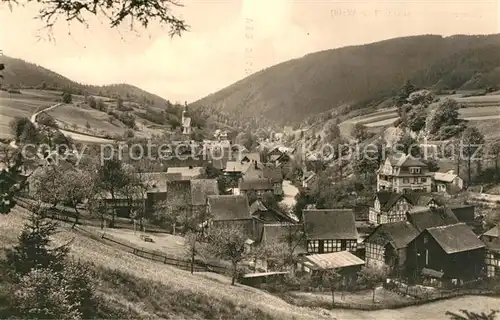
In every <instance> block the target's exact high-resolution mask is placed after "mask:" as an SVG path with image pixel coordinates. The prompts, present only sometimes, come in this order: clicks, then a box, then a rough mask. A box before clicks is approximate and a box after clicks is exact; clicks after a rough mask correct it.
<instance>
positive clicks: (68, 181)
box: [60, 169, 92, 228]
mask: <svg viewBox="0 0 500 320" xmlns="http://www.w3.org/2000/svg"><path fill="white" fill-rule="evenodd" d="M61 178H62V179H61V181H60V185H61V187H62V188H61V189H62V190H61V192H60V193H61V202H62V203H63V204H65V205H68V206H70V207H71V208H72V209H73V210H75V221H74V223H73V226H72V228H74V227H75V226H76V225H77V224H78V219H79V217H80V211H78V206H79V205H80V204H82V203H83V201H84V200H86V199H88V198H89V197H90V193H91V192H92V178H91V175H90V174H89V173H88V172H85V171H77V170H75V169H69V170H66V171H65V172H64V174H62V175H61Z"/></svg>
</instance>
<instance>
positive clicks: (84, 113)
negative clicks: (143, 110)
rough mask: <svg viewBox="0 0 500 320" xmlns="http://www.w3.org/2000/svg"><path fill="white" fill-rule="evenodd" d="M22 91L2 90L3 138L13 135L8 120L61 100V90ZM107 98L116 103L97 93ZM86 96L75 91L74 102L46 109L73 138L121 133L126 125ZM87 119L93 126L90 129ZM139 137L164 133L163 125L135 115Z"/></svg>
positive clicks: (0, 126) (91, 139)
mask: <svg viewBox="0 0 500 320" xmlns="http://www.w3.org/2000/svg"><path fill="white" fill-rule="evenodd" d="M21 92H22V93H21V94H14V93H7V92H5V91H0V138H11V135H10V128H9V122H10V121H11V120H12V119H13V118H14V117H16V116H19V117H30V116H31V115H32V114H34V113H35V112H36V111H39V110H40V109H42V108H46V107H49V106H52V105H54V104H56V103H58V102H60V101H61V94H62V93H61V92H59V91H49V90H36V89H26V90H21ZM96 98H97V99H101V100H104V101H105V103H106V104H107V105H108V107H114V106H115V100H114V99H110V98H106V97H96ZM83 101H84V97H83V96H80V95H73V103H72V104H64V105H61V106H58V107H56V108H53V109H51V110H50V111H48V112H47V113H48V114H50V115H51V116H52V117H54V119H56V121H57V123H58V124H59V127H60V128H61V132H62V133H64V134H65V135H69V136H71V137H72V138H73V139H74V140H77V141H83V142H93V143H108V142H111V140H109V139H104V138H102V137H103V136H106V135H109V136H112V137H113V136H119V137H122V136H123V134H124V132H125V130H126V129H127V127H126V126H125V125H124V124H123V123H121V122H120V121H119V120H117V119H114V118H113V117H111V116H109V115H108V114H106V113H105V112H101V111H98V110H94V109H92V108H90V107H88V106H87V105H86V104H84V103H83ZM87 123H88V125H89V126H90V129H87ZM136 123H137V127H138V131H136V136H138V137H150V136H151V135H153V134H161V133H162V132H163V128H162V127H161V126H158V125H155V124H153V123H151V122H150V121H147V120H145V119H142V118H139V117H136Z"/></svg>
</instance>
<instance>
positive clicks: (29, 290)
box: [13, 269, 81, 319]
mask: <svg viewBox="0 0 500 320" xmlns="http://www.w3.org/2000/svg"><path fill="white" fill-rule="evenodd" d="M15 288H16V289H15V290H14V293H13V305H14V310H16V312H17V313H18V314H19V316H22V317H23V318H28V319H79V318H81V314H79V312H78V305H77V304H76V302H74V301H71V300H70V291H71V290H70V288H69V286H68V284H67V283H66V281H64V280H63V279H61V278H60V277H58V275H57V274H55V273H53V272H52V271H51V270H49V269H32V270H31V271H30V272H29V273H27V274H26V275H24V276H23V277H21V279H20V281H19V283H18V284H17V286H16V287H15Z"/></svg>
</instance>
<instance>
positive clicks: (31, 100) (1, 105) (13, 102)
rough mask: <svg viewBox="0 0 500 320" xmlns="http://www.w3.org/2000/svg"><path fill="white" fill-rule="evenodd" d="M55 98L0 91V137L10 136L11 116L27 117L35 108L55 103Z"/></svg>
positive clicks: (38, 108)
mask: <svg viewBox="0 0 500 320" xmlns="http://www.w3.org/2000/svg"><path fill="white" fill-rule="evenodd" d="M57 98H59V97H57ZM57 98H56V97H51V96H43V98H40V99H38V98H35V97H34V96H33V95H31V94H15V93H7V92H5V91H0V138H9V137H10V129H9V123H10V121H11V120H12V119H13V118H15V117H28V118H29V117H30V116H31V115H32V114H33V113H35V112H36V111H37V110H40V109H41V108H45V107H48V106H51V105H53V104H54V103H56V101H57Z"/></svg>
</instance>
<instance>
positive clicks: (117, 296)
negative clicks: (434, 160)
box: [0, 208, 500, 320]
mask: <svg viewBox="0 0 500 320" xmlns="http://www.w3.org/2000/svg"><path fill="white" fill-rule="evenodd" d="M25 214H26V211H25V210H24V209H20V208H16V209H15V210H14V211H13V212H11V214H9V215H7V216H2V217H0V243H1V245H2V247H3V248H7V247H10V246H12V245H13V244H14V243H15V242H16V237H17V235H18V234H19V232H20V231H21V228H22V225H23V215H25ZM71 239H73V242H72V243H71V254H72V255H73V256H74V257H75V258H78V259H81V260H83V261H87V262H91V263H93V265H94V270H95V278H96V280H98V282H99V285H98V293H99V295H100V296H101V299H102V300H103V301H104V302H105V303H104V304H103V305H102V306H101V310H100V312H101V315H102V317H103V318H113V319H158V318H163V319H228V320H229V319H346V320H350V319H353V320H354V319H359V320H368V319H408V320H413V319H415V320H418V319H423V318H428V319H445V317H444V312H445V311H447V310H450V311H458V309H462V308H465V309H469V310H472V311H487V310H489V309H492V308H496V307H497V306H498V304H499V303H500V299H498V298H490V297H480V296H470V297H461V298H456V299H450V300H446V301H440V302H436V303H431V304H427V305H421V306H415V307H409V308H403V309H398V310H379V311H371V312H369V311H356V310H342V309H336V310H332V311H326V310H323V309H311V308H301V307H296V306H293V305H290V304H288V303H286V302H284V301H283V300H281V299H279V298H277V297H275V296H273V295H270V294H268V293H266V292H264V291H260V290H257V289H254V288H251V287H247V286H242V285H236V286H230V285H229V283H230V280H229V279H228V278H226V277H223V276H220V275H215V274H210V273H199V274H194V275H191V274H190V273H189V272H186V271H182V270H179V269H176V268H173V267H169V266H165V265H163V264H159V263H153V262H151V261H149V260H145V259H141V258H138V257H136V256H133V255H131V254H129V253H126V252H123V251H120V250H118V249H115V248H113V247H109V246H106V245H102V244H101V243H99V242H97V241H95V240H92V239H89V238H87V237H84V236H82V235H80V234H78V233H73V232H70V231H69V230H68V229H64V228H63V229H62V231H61V233H59V234H58V235H56V237H55V239H54V241H55V243H56V244H62V243H66V242H67V241H68V240H71ZM1 275H2V274H1V273H0V303H2V301H3V300H2V299H4V298H5V289H6V288H5V286H4V283H2V282H1V280H2V277H1ZM0 309H1V308H0Z"/></svg>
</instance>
